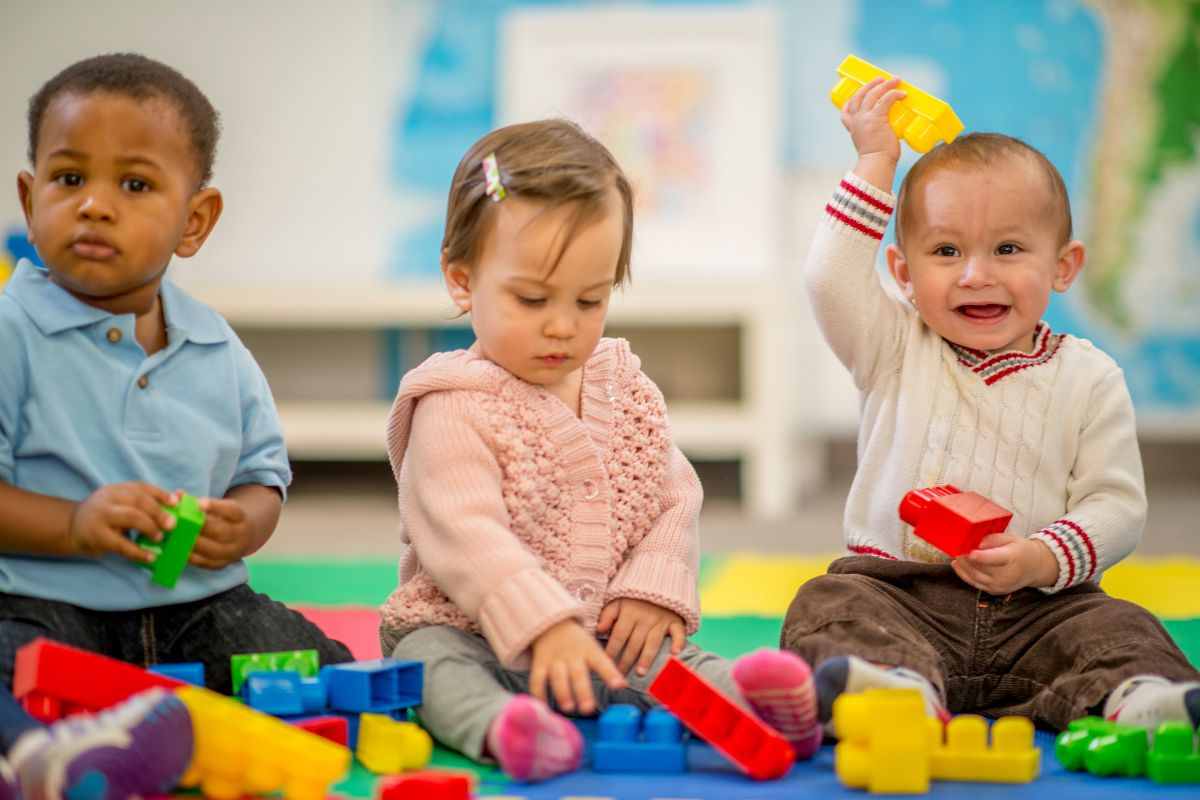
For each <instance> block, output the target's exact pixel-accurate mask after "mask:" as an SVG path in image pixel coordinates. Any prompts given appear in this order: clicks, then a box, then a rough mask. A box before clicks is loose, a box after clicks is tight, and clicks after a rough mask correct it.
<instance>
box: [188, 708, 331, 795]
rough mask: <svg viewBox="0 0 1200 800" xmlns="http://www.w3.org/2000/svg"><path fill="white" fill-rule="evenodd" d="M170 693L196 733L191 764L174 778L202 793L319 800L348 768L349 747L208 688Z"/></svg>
mask: <svg viewBox="0 0 1200 800" xmlns="http://www.w3.org/2000/svg"><path fill="white" fill-rule="evenodd" d="M175 693H176V694H177V695H179V699H180V700H182V701H183V702H184V705H186V706H187V707H188V712H189V714H190V715H191V717H192V730H193V732H194V735H195V752H194V753H193V755H192V763H191V765H189V766H188V769H187V771H186V772H185V773H184V775H183V777H182V778H181V779H180V781H179V782H180V785H181V786H184V787H185V788H191V787H196V786H198V787H200V789H201V790H202V791H203V793H204V796H205V797H209V798H212V799H213V800H233V799H234V798H237V797H241V796H243V795H257V794H268V793H272V792H282V794H283V796H284V797H286V798H289V799H290V800H324V798H325V797H326V795H327V794H328V792H329V787H330V786H331V785H332V784H333V783H335V782H336V781H339V780H341V778H342V777H343V776H344V775H345V774H346V770H347V769H349V767H350V751H349V750H347V749H346V748H345V747H342V746H341V745H339V744H335V743H333V742H331V741H329V740H328V739H323V738H321V737H320V736H317V735H316V734H312V733H309V732H308V731H304V730H301V729H299V728H296V727H294V726H292V725H289V724H287V723H286V722H284V721H282V720H279V719H276V718H275V717H272V716H268V715H267V714H263V713H262V712H260V711H255V710H254V709H252V708H248V707H246V706H243V705H241V704H240V703H237V702H235V701H233V700H230V699H229V698H227V697H224V696H222V695H219V694H217V693H216V692H210V691H209V690H207V689H201V688H199V687H193V686H189V687H185V688H182V689H177V690H176V691H175Z"/></svg>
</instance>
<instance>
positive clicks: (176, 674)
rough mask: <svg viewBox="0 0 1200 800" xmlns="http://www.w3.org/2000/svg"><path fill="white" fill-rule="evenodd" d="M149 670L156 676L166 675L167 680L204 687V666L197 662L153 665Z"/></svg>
mask: <svg viewBox="0 0 1200 800" xmlns="http://www.w3.org/2000/svg"><path fill="white" fill-rule="evenodd" d="M149 670H150V672H153V673H155V674H157V675H166V676H167V677H168V678H174V679H175V680H177V681H183V682H184V683H190V684H192V685H193V686H203V685H204V664H202V663H201V662H199V661H188V662H186V663H183V664H154V665H152V666H151V667H149Z"/></svg>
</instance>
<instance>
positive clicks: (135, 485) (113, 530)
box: [67, 481, 179, 564]
mask: <svg viewBox="0 0 1200 800" xmlns="http://www.w3.org/2000/svg"><path fill="white" fill-rule="evenodd" d="M177 502H179V495H178V494H169V493H167V492H166V491H165V490H163V489H160V488H158V487H157V486H151V485H150V484H148V483H141V482H140V481H130V482H129V483H113V484H110V485H108V486H103V487H101V488H99V489H97V490H96V491H94V492H92V493H91V494H90V495H89V496H88V497H87V499H86V500H84V501H83V502H81V503H79V504H78V505H76V506H75V510H74V512H72V514H71V524H70V526H69V527H68V529H67V541H68V546H69V550H70V552H71V553H72V554H76V555H82V556H99V555H103V554H105V553H116V554H117V555H119V556H123V557H125V558H127V559H129V560H130V561H136V562H138V563H140V564H149V563H150V562H151V561H153V560H154V555H153V554H152V553H150V552H148V551H146V550H143V549H142V548H140V547H138V546H137V545H136V544H134V543H133V542H132V541H131V540H130V539H129V537H128V536H126V535H125V532H126V531H129V530H134V531H137V532H138V533H141V534H144V535H145V536H147V537H149V538H150V539H152V540H153V541H156V542H160V541H162V538H163V535H162V532H163V531H169V530H171V528H173V527H175V518H174V517H172V516H171V515H170V514H168V513H167V512H166V511H163V509H162V507H163V506H164V505H174V504H175V503H177Z"/></svg>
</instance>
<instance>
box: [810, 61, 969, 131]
mask: <svg viewBox="0 0 1200 800" xmlns="http://www.w3.org/2000/svg"><path fill="white" fill-rule="evenodd" d="M837 71H838V75H840V76H841V80H839V81H838V83H837V85H836V86H834V87H833V91H831V92H830V93H829V96H830V99H832V100H833V104H834V105H835V106H837V107H838V108H839V109H840V108H842V107H843V106H845V105H846V101H847V100H849V99H850V97H851V95H853V94H854V93H855V92H857V91H858V90H859V89H861V88H862V87H863V86H864V85H865V84H867V83H870V82H871V81H873V80H874V79H876V78H884V79H885V80H886V79H887V78H890V77H892V75H891V73H889V72H884V71H883V70H881V69H880V68H879V67H877V66H875V65H874V64H872V63H870V62H868V61H863V60H862V59H861V58H859V57H858V56H846V58H845V59H844V60H843V61H842V63H841V64H840V65H838V68H837ZM898 88H899V89H900V90H901V91H904V92H906V93H907V96H906V97H905V98H904V99H903V100H899V101H897V102H896V104H895V105H893V106H892V110H891V112H890V113H889V114H888V121H889V122H891V123H892V130H894V131H895V132H896V135H897V136H898V137H900V138H901V139H903V140H904V141H906V142H908V145H909V147H911V148H912V149H913V150H916V151H917V152H918V153H926V152H928V151H929V150H930V149H931V148H932V147H933V146H934V145H935V144H937V143H938V140H941V141H943V142H952V141H954V139H955V137H957V136H958V135H959V134H960V133H962V131H963V124H962V120H960V119H959V118H958V115H957V114H955V113H954V109H952V108H951V107H950V104H949V103H947V102H946V101H945V100H939V99H938V98H936V97H934V96H933V95H931V94H929V93H928V92H926V91H923V90H921V89H918V88H917V87H916V86H913V85H912V84H911V83H908V82H906V81H901V82H900V86H899V87H898Z"/></svg>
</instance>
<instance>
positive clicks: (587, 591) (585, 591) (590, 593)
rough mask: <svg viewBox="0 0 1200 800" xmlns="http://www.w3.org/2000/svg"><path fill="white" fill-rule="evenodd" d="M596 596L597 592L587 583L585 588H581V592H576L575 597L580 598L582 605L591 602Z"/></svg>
mask: <svg viewBox="0 0 1200 800" xmlns="http://www.w3.org/2000/svg"><path fill="white" fill-rule="evenodd" d="M595 594H596V590H595V589H593V588H592V587H591V586H589V585H588V584H586V583H585V584H584V585H583V586H580V587H579V590H578V591H577V592H575V596H576V597H578V598H579V601H580V602H582V603H586V602H588V601H589V600H591V599H592V597H594V596H595Z"/></svg>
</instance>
